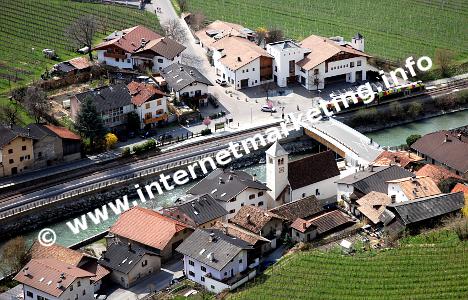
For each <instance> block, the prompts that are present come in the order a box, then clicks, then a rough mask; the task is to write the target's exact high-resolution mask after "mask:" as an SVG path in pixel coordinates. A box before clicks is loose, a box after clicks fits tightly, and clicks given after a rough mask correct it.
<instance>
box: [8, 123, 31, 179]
mask: <svg viewBox="0 0 468 300" xmlns="http://www.w3.org/2000/svg"><path fill="white" fill-rule="evenodd" d="M33 164H34V152H33V136H32V135H31V132H30V131H28V130H27V129H24V128H21V127H18V126H8V127H7V126H2V125H0V175H1V176H10V175H15V174H18V173H21V172H23V171H24V170H26V169H29V168H32V167H33Z"/></svg>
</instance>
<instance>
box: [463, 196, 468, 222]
mask: <svg viewBox="0 0 468 300" xmlns="http://www.w3.org/2000/svg"><path fill="white" fill-rule="evenodd" d="M462 214H463V215H464V216H465V218H468V195H465V206H464V207H463V208H462Z"/></svg>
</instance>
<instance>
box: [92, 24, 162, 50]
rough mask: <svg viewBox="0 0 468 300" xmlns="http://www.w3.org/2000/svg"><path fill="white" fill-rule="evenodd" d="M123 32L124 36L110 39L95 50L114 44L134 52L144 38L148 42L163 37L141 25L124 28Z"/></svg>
mask: <svg viewBox="0 0 468 300" xmlns="http://www.w3.org/2000/svg"><path fill="white" fill-rule="evenodd" d="M122 32H123V33H124V35H123V36H119V37H117V38H115V39H112V40H110V41H105V42H102V43H100V44H98V45H97V46H96V47H94V49H93V50H102V49H106V48H108V47H109V46H111V45H113V46H115V47H118V48H120V49H122V50H124V51H126V52H129V53H134V52H135V51H136V50H138V49H140V47H141V42H142V39H144V40H145V41H146V42H149V41H151V40H154V39H160V38H161V36H160V35H159V34H157V33H156V32H154V31H152V30H150V29H148V28H146V27H144V26H141V25H139V26H135V27H132V28H127V29H124V30H122Z"/></svg>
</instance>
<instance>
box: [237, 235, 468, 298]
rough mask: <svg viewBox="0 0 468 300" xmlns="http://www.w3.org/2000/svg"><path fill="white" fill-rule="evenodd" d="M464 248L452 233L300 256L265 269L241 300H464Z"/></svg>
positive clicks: (467, 255)
mask: <svg viewBox="0 0 468 300" xmlns="http://www.w3.org/2000/svg"><path fill="white" fill-rule="evenodd" d="M467 270H468V242H467V241H465V242H461V241H460V240H459V239H458V236H457V235H456V234H455V233H454V232H453V231H446V230H445V231H438V232H433V233H430V234H426V235H419V236H414V237H410V238H407V239H405V240H403V241H402V244H401V245H400V247H399V248H396V249H390V250H386V251H384V250H382V251H379V252H376V251H370V252H361V253H357V254H356V255H355V256H347V255H342V254H341V252H340V251H338V250H337V249H336V251H331V252H320V251H318V250H314V251H309V252H300V253H296V254H292V255H291V256H289V257H288V256H287V257H286V258H284V259H283V260H282V261H280V262H279V263H278V264H276V265H274V266H272V267H271V268H270V269H268V270H267V271H266V273H265V275H264V276H260V277H259V278H257V279H256V282H252V283H248V284H247V285H248V286H249V285H251V287H249V288H246V289H244V290H242V291H241V292H238V293H235V294H233V295H231V297H229V300H240V299H248V300H255V299H259V300H260V299H262V300H263V299H402V298H410V299H468V272H467Z"/></svg>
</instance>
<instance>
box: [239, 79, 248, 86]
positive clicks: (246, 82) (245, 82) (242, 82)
mask: <svg viewBox="0 0 468 300" xmlns="http://www.w3.org/2000/svg"><path fill="white" fill-rule="evenodd" d="M240 84H241V88H246V87H248V86H249V80H248V79H242V80H241V82H240Z"/></svg>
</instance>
